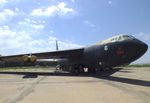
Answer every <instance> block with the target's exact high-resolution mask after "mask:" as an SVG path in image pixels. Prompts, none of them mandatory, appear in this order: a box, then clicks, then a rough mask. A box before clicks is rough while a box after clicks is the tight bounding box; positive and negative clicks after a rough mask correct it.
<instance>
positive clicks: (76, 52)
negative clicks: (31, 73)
mask: <svg viewBox="0 0 150 103" xmlns="http://www.w3.org/2000/svg"><path fill="white" fill-rule="evenodd" d="M83 51H84V48H79V49H70V50H59V51H51V52H42V53H32V54H19V55H8V56H0V61H26V60H27V59H29V58H30V57H32V59H59V58H68V59H69V58H70V59H71V58H72V59H73V58H78V57H81V56H82V54H83ZM27 57H28V58H27Z"/></svg>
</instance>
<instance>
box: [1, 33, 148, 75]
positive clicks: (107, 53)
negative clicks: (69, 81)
mask: <svg viewBox="0 0 150 103" xmlns="http://www.w3.org/2000/svg"><path fill="white" fill-rule="evenodd" d="M56 49H57V50H56V51H50V52H42V53H32V54H19V55H9V56H0V60H1V61H23V62H36V61H37V60H38V59H55V60H57V62H58V66H57V67H59V68H61V69H62V70H66V71H69V72H75V73H83V72H84V68H88V72H95V71H96V70H104V69H105V68H110V69H111V68H113V67H116V66H120V65H126V64H130V63H131V62H133V61H135V60H136V59H138V58H140V57H141V56H142V55H143V54H144V53H145V52H146V51H147V49H148V45H147V44H145V43H144V42H142V41H140V40H138V39H136V38H135V37H133V36H131V35H117V36H114V37H111V38H108V39H106V40H103V41H101V42H99V43H97V44H95V45H91V46H87V47H83V48H77V49H69V50H58V44H57V43H56Z"/></svg>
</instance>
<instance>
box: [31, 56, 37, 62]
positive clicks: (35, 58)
mask: <svg viewBox="0 0 150 103" xmlns="http://www.w3.org/2000/svg"><path fill="white" fill-rule="evenodd" d="M36 60H37V57H36V56H35V55H31V56H30V62H32V63H34V62H36Z"/></svg>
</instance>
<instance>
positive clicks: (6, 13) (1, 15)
mask: <svg viewBox="0 0 150 103" xmlns="http://www.w3.org/2000/svg"><path fill="white" fill-rule="evenodd" d="M14 15H15V12H13V11H12V10H10V9H4V10H3V11H2V12H0V23H1V22H5V21H6V20H8V19H10V18H11V17H12V16H14Z"/></svg>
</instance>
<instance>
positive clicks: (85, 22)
mask: <svg viewBox="0 0 150 103" xmlns="http://www.w3.org/2000/svg"><path fill="white" fill-rule="evenodd" d="M83 23H84V24H85V25H88V26H89V27H95V25H94V24H93V23H91V22H90V21H88V20H84V21H83Z"/></svg>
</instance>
